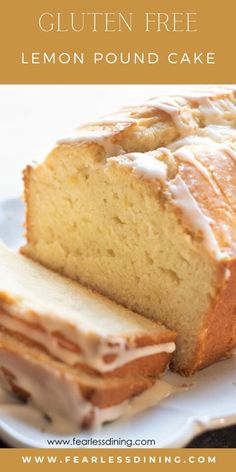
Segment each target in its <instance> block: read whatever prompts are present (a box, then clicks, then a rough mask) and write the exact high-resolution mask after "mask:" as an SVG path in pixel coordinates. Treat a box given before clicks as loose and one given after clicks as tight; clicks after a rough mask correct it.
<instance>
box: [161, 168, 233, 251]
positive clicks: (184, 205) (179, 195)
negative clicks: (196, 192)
mask: <svg viewBox="0 0 236 472" xmlns="http://www.w3.org/2000/svg"><path fill="white" fill-rule="evenodd" d="M168 189H169V191H170V193H171V195H172V199H173V204H174V205H176V206H177V207H178V208H180V209H181V211H182V212H183V216H184V217H185V218H186V221H187V223H188V225H189V223H190V227H191V228H192V229H193V230H194V232H195V233H196V234H200V235H201V236H202V237H203V240H204V244H205V246H206V247H207V249H208V250H209V252H211V253H213V254H214V255H215V257H216V258H217V259H219V260H220V259H223V258H225V256H226V254H225V253H224V252H223V251H221V250H220V248H219V245H218V243H217V240H216V238H215V235H214V232H213V230H212V227H211V225H212V224H213V220H211V219H210V218H209V217H208V216H206V215H204V213H203V212H202V210H201V209H200V207H199V205H198V204H197V202H196V200H195V198H194V197H193V195H192V194H191V192H190V191H189V189H188V187H187V185H186V184H185V182H184V181H183V179H181V177H180V176H179V175H177V176H176V177H175V179H174V180H172V181H171V182H170V183H169V187H168Z"/></svg>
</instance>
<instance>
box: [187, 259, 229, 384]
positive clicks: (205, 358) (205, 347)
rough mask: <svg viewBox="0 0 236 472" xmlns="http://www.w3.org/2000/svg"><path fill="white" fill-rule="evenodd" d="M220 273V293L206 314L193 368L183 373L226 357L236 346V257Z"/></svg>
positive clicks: (188, 373)
mask: <svg viewBox="0 0 236 472" xmlns="http://www.w3.org/2000/svg"><path fill="white" fill-rule="evenodd" d="M226 269H227V270H228V271H230V272H229V273H230V276H229V278H228V280H226V279H225V270H226ZM220 272H221V276H220V278H221V283H220V286H219V291H218V294H217V296H216V298H215V300H214V303H213V306H212V307H211V310H210V311H209V313H207V314H206V316H205V320H204V325H203V327H202V331H201V334H200V336H199V339H198V344H197V348H196V352H195V356H194V358H193V365H192V368H187V369H186V370H184V371H183V372H182V373H184V374H185V375H191V374H192V373H193V372H194V371H196V370H199V369H202V368H204V367H206V366H208V365H210V364H212V363H213V362H215V361H217V360H218V359H221V358H223V357H224V356H225V355H226V354H227V353H228V352H229V351H230V350H231V349H233V348H234V347H235V346H236V299H235V287H236V259H234V260H232V261H230V262H226V263H222V266H221V270H220Z"/></svg>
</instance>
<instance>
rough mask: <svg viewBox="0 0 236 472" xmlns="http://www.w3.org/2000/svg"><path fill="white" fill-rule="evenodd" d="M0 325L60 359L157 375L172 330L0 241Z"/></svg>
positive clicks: (163, 365) (102, 370)
mask: <svg viewBox="0 0 236 472" xmlns="http://www.w3.org/2000/svg"><path fill="white" fill-rule="evenodd" d="M0 328H2V329H4V330H5V331H6V332H7V333H9V334H10V335H11V336H14V337H15V338H16V339H18V340H20V341H23V342H25V343H27V345H28V346H32V347H34V346H36V347H38V348H40V349H41V350H42V351H44V352H46V353H48V354H49V355H50V356H51V357H53V358H55V359H58V360H61V361H62V362H63V363H64V364H66V365H69V366H74V367H76V366H77V367H80V366H82V367H84V368H87V370H92V371H97V372H100V373H101V374H102V375H106V376H108V375H114V374H115V375H117V376H118V375H119V376H124V375H128V374H129V373H132V375H135V374H137V375H146V376H157V375H159V374H161V373H162V372H163V371H164V370H165V368H166V366H167V364H168V362H169V360H170V355H171V353H172V352H173V351H174V349H175V344H174V341H175V338H176V335H175V333H174V332H172V331H170V330H168V329H166V328H165V327H163V326H161V325H160V324H158V323H155V322H152V321H151V320H147V319H145V318H143V317H141V316H140V315H137V314H136V313H133V312H131V311H129V310H127V309H125V308H123V307H121V306H119V305H117V304H116V303H114V302H111V301H110V300H108V299H106V298H105V297H103V296H101V295H99V294H95V293H94V292H92V291H91V290H89V289H86V288H85V287H82V286H80V285H79V284H78V283H76V282H72V281H70V280H67V279H65V278H64V277H62V276H60V275H58V274H55V273H53V272H51V271H50V270H48V269H46V268H44V267H41V266H40V265H39V264H37V263H35V262H33V261H30V260H29V259H27V258H26V257H24V256H22V255H20V254H15V253H13V252H11V251H9V250H8V249H7V248H6V247H4V246H3V245H0Z"/></svg>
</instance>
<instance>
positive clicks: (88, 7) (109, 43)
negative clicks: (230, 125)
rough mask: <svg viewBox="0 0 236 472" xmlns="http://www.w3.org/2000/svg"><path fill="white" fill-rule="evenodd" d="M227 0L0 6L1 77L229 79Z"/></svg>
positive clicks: (86, 0)
mask: <svg viewBox="0 0 236 472" xmlns="http://www.w3.org/2000/svg"><path fill="white" fill-rule="evenodd" d="M235 13H236V3H235V2H234V1H232V0H225V1H224V2H216V1H215V0H191V1H189V0H179V1H178V2H175V1H168V2H167V1H166V0H159V1H158V2H157V1H156V0H149V1H148V2H141V1H140V2H137V1H134V0H119V1H117V2H111V1H110V0H99V1H95V0H80V1H79V2H78V0H67V1H66V2H65V1H62V0H40V1H29V0H21V1H20V2H12V1H5V2H2V5H1V20H2V21H1V31H0V34H1V36H0V48H1V79H0V81H1V83H9V84H10V83H87V84H89V83H109V84H111V83H155V84H156V83H235V73H233V69H235V65H234V58H233V50H234V46H235V17H236V15H235Z"/></svg>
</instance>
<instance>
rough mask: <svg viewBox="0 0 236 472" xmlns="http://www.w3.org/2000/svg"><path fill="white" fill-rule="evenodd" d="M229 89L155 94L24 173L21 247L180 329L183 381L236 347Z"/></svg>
mask: <svg viewBox="0 0 236 472" xmlns="http://www.w3.org/2000/svg"><path fill="white" fill-rule="evenodd" d="M235 143H236V93H235V91H234V90H232V89H230V88H218V89H215V88H214V87H212V88H210V89H209V90H204V91H202V90H201V91H196V92H195V91H193V92H192V93H186V94H182V95H178V96H169V97H163V96H162V97H157V98H154V99H151V100H149V101H147V102H146V103H143V104H140V106H135V107H129V108H125V109H123V110H122V111H121V112H118V113H117V114H114V115H113V116H111V117H108V118H105V119H104V120H102V121H100V122H97V123H89V124H87V125H84V126H81V127H80V128H79V129H78V130H77V131H76V132H75V134H74V135H73V136H72V137H70V138H68V139H64V140H62V141H60V142H59V143H58V145H57V146H56V147H55V148H54V149H53V151H52V152H51V153H50V154H49V156H48V157H47V158H46V160H45V161H44V162H43V163H41V164H39V165H36V166H35V167H27V169H26V171H25V173H24V179H25V201H26V237H27V245H26V246H25V248H24V249H23V252H24V253H25V254H26V255H27V256H28V257H30V258H32V259H34V260H36V261H39V262H40V263H42V264H44V265H45V266H47V267H50V268H52V269H54V270H56V271H58V272H60V273H63V274H64V275H66V276H68V277H70V278H72V279H75V280H79V281H80V282H81V283H82V284H84V285H87V286H89V287H92V288H94V289H96V290H97V291H99V292H101V293H103V294H105V295H107V296H108V297H109V298H110V299H112V300H115V301H116V302H118V303H121V304H123V305H124V306H126V307H128V308H129V309H132V310H134V311H137V312H138V313H140V314H142V315H144V316H146V317H149V318H153V319H158V320H160V321H161V322H162V323H164V324H165V325H166V326H167V327H168V328H170V329H173V330H175V331H177V333H178V338H177V349H176V352H175V356H174V361H173V368H174V369H176V370H178V371H179V372H181V373H184V374H191V373H193V372H194V371H195V370H197V369H200V368H202V367H204V366H207V365H209V364H210V363H212V362H214V361H216V360H217V359H219V358H220V357H222V356H223V355H225V354H226V353H227V352H228V351H229V350H230V349H232V348H233V347H234V346H235V345H236V316H235V313H236V292H235V284H236V244H235V241H236V218H235V210H236V145H235Z"/></svg>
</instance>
